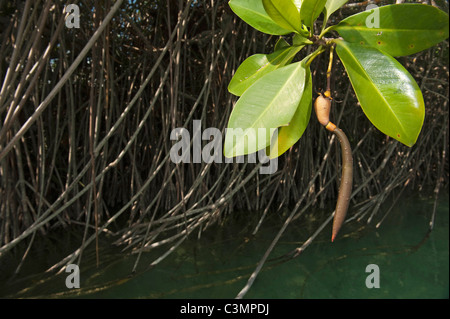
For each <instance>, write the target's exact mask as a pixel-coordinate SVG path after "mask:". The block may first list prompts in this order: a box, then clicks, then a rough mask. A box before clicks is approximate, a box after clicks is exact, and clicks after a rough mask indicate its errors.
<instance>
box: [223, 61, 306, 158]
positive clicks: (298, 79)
mask: <svg viewBox="0 0 450 319" xmlns="http://www.w3.org/2000/svg"><path fill="white" fill-rule="evenodd" d="M305 78H306V71H305V67H304V65H303V64H302V63H301V62H296V63H293V64H290V65H288V66H285V67H282V68H280V69H278V70H275V71H273V72H270V73H268V74H266V75H265V76H263V77H262V78H260V79H259V80H258V81H257V82H255V84H254V85H252V86H251V87H249V88H248V90H246V91H245V92H244V94H243V95H242V96H241V98H240V99H239V100H238V101H237V103H236V104H235V106H234V108H233V111H232V112H231V115H230V119H229V121H228V127H227V132H226V136H225V145H224V155H225V156H226V157H234V156H239V155H245V154H251V153H254V152H256V151H259V150H261V149H264V148H265V147H266V146H268V145H269V144H270V138H271V136H272V134H273V131H274V129H276V128H278V127H280V126H284V125H288V124H289V122H290V121H291V119H292V117H293V116H294V113H295V111H296V110H297V107H298V105H299V103H300V100H301V97H302V95H303V90H304V87H305ZM258 129H260V130H258ZM261 131H262V134H261Z"/></svg>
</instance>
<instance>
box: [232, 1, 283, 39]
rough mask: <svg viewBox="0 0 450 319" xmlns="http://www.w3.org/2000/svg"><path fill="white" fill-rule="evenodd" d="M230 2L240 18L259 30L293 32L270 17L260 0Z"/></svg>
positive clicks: (276, 32) (275, 33)
mask: <svg viewBox="0 0 450 319" xmlns="http://www.w3.org/2000/svg"><path fill="white" fill-rule="evenodd" d="M228 4H229V5H230V8H231V9H232V10H233V12H234V13H236V15H237V16H238V17H239V18H241V19H242V20H244V21H245V22H246V23H248V24H249V25H251V26H252V27H253V28H255V29H256V30H258V31H261V32H264V33H267V34H273V35H283V34H288V33H291V31H290V30H286V29H283V28H282V27H280V26H279V25H278V24H276V23H275V22H274V21H273V20H272V19H271V18H270V17H269V15H268V14H267V12H266V10H264V6H263V4H262V1H260V0H259V1H255V0H230V2H229V3H228Z"/></svg>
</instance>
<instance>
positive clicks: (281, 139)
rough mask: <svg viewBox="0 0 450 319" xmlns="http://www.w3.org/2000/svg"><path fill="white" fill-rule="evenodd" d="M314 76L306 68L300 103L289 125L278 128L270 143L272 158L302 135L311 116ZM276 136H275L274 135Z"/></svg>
mask: <svg viewBox="0 0 450 319" xmlns="http://www.w3.org/2000/svg"><path fill="white" fill-rule="evenodd" d="M311 109H312V78H311V72H310V71H309V68H307V69H306V83H305V89H304V91H303V95H302V98H301V100H300V103H299V105H298V107H297V110H296V111H295V114H294V116H293V117H292V119H291V121H290V123H289V125H288V126H282V127H280V128H279V129H278V134H277V136H276V138H277V139H276V140H275V139H274V138H273V139H272V140H273V141H272V143H271V144H270V153H269V154H270V155H269V157H270V158H275V157H278V156H280V155H282V154H283V153H284V152H286V151H287V150H288V149H290V148H291V147H292V146H293V145H294V144H295V143H297V141H298V140H299V139H300V138H301V137H302V135H303V133H304V132H305V130H306V127H307V126H308V123H309V120H310V118H311ZM274 137H275V136H274Z"/></svg>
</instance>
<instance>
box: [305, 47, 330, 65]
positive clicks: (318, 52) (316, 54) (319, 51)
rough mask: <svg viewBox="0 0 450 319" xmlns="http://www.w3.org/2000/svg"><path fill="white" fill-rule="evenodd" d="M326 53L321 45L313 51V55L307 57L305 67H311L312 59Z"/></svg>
mask: <svg viewBox="0 0 450 319" xmlns="http://www.w3.org/2000/svg"><path fill="white" fill-rule="evenodd" d="M325 51H326V47H325V46H323V45H321V46H320V47H319V48H318V49H317V50H316V51H314V52H313V53H311V54H310V55H308V56H307V57H306V58H305V60H306V61H307V62H306V63H305V66H309V65H311V63H312V61H314V59H315V58H316V57H317V56H319V55H320V54H321V53H323V52H325Z"/></svg>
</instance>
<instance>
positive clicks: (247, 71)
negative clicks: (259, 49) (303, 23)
mask: <svg viewBox="0 0 450 319" xmlns="http://www.w3.org/2000/svg"><path fill="white" fill-rule="evenodd" d="M302 47H303V46H292V47H290V46H289V47H287V48H284V49H283V48H282V49H281V50H277V51H275V52H273V53H271V54H255V55H252V56H250V57H248V58H247V59H246V60H245V61H244V62H242V64H241V65H240V66H239V68H238V69H237V70H236V73H235V74H234V76H233V78H232V79H231V81H230V84H229V85H228V91H230V93H232V94H234V95H236V96H241V95H242V94H243V93H244V92H245V91H246V90H247V89H248V88H249V87H250V86H251V85H253V83H255V82H256V81H257V80H259V79H260V78H261V77H263V76H264V75H266V74H267V73H270V72H272V71H274V70H276V69H278V68H280V67H283V66H285V65H286V64H289V63H290V62H291V61H292V59H293V58H294V56H295V55H296V54H297V52H299V51H300V50H301V49H302Z"/></svg>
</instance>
